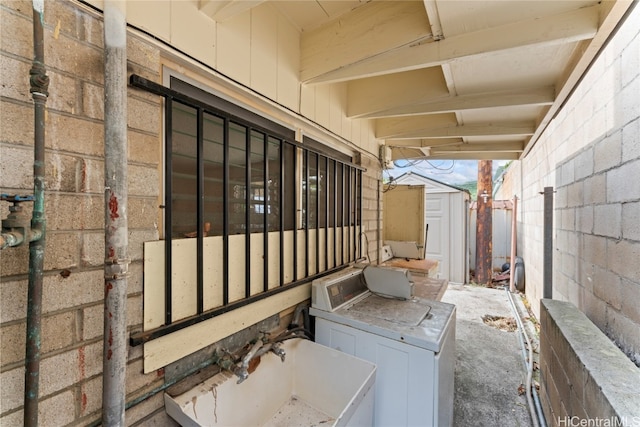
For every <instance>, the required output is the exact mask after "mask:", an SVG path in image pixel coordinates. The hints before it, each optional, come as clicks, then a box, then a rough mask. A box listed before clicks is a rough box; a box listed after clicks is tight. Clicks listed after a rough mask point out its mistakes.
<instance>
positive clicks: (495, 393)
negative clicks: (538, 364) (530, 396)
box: [442, 285, 535, 427]
mask: <svg viewBox="0 0 640 427" xmlns="http://www.w3.org/2000/svg"><path fill="white" fill-rule="evenodd" d="M517 298H519V297H517ZM442 301H443V302H448V303H451V304H455V305H456V307H457V310H456V352H457V360H456V371H455V372H456V374H455V375H456V376H455V400H454V426H455V427H466V426H474V427H479V426H492V427H493V426H505V427H517V426H526V427H529V426H531V425H532V422H531V418H530V415H529V408H528V406H527V400H526V397H525V396H524V395H522V396H520V395H519V394H518V387H519V386H520V385H521V384H525V381H526V373H525V371H524V366H523V361H522V350H521V347H520V341H519V338H518V335H517V334H518V332H506V331H503V330H500V329H497V328H495V327H493V326H489V325H487V324H485V323H484V322H483V320H482V316H484V315H493V316H505V317H513V313H512V310H511V305H510V303H509V299H508V296H507V294H506V291H505V290H504V289H490V288H484V287H479V286H469V285H449V287H448V288H447V291H446V292H445V294H444V297H443V298H442ZM534 360H535V358H534Z"/></svg>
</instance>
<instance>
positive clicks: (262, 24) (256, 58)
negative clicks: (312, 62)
mask: <svg viewBox="0 0 640 427" xmlns="http://www.w3.org/2000/svg"><path fill="white" fill-rule="evenodd" d="M250 49H251V87H252V88H253V89H255V90H257V91H258V92H260V93H261V94H263V95H264V96H266V97H267V98H270V99H274V100H275V99H276V94H277V68H278V16H277V14H276V13H275V11H274V9H273V8H272V7H270V6H268V5H263V6H260V7H256V8H254V9H252V10H251V47H250Z"/></svg>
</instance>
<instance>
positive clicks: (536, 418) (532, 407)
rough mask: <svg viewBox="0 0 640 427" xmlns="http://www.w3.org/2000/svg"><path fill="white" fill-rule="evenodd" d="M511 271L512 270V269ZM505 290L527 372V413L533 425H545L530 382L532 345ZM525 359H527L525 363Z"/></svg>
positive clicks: (508, 292)
mask: <svg viewBox="0 0 640 427" xmlns="http://www.w3.org/2000/svg"><path fill="white" fill-rule="evenodd" d="M512 271H513V270H512ZM505 289H506V292H507V298H508V299H509V303H510V304H511V310H512V312H513V317H514V318H515V319H516V324H517V325H518V332H519V334H520V335H519V338H520V346H521V349H522V363H523V365H524V367H525V371H526V372H527V381H526V393H527V404H528V405H529V414H530V415H531V421H532V423H533V426H534V427H547V424H546V422H545V418H544V414H543V413H542V408H541V407H540V402H539V401H538V396H537V392H536V391H535V387H533V384H532V377H533V346H532V345H531V340H530V339H529V335H527V332H526V331H525V329H524V326H523V324H522V319H521V318H520V313H519V311H518V308H517V307H516V304H515V302H514V301H513V295H512V293H511V292H510V291H509V288H505ZM523 336H524V338H525V340H526V342H527V344H526V345H527V347H528V348H529V357H528V358H527V355H526V353H525V343H524V341H523V340H522V337H523ZM527 359H528V360H529V361H528V363H527ZM532 395H533V398H534V399H535V404H534V402H533V400H532V397H531V396H532Z"/></svg>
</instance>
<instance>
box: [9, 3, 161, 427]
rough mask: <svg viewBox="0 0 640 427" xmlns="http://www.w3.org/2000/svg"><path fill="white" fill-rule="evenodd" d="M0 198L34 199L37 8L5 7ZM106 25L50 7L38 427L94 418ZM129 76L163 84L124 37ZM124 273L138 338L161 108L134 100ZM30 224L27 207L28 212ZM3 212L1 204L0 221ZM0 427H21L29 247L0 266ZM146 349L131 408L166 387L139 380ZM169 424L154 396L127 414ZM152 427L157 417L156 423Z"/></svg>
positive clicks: (153, 221) (151, 57) (140, 46)
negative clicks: (32, 85)
mask: <svg viewBox="0 0 640 427" xmlns="http://www.w3.org/2000/svg"><path fill="white" fill-rule="evenodd" d="M0 8H1V10H0V13H1V14H2V26H1V28H2V35H1V36H2V57H1V61H2V70H3V71H2V81H3V84H2V85H0V96H1V99H0V111H2V114H0V120H1V122H0V129H2V130H1V134H0V157H1V158H2V160H3V161H2V165H1V166H0V186H1V187H0V192H2V193H8V194H31V193H32V192H33V170H32V169H33V126H34V125H33V103H32V100H31V97H30V93H29V69H30V67H31V61H32V58H33V44H32V28H33V26H32V4H31V2H28V1H24V2H21V1H11V2H3V3H2V5H1V6H0ZM102 28H103V27H102V19H101V17H100V16H98V15H96V14H94V13H93V12H91V11H89V10H85V9H79V8H78V7H77V6H76V5H74V3H71V2H46V3H45V63H46V67H47V74H48V76H49V77H50V80H51V83H50V86H49V98H48V101H47V115H46V123H45V127H46V130H45V132H46V141H45V146H46V147H45V148H46V153H45V156H46V165H45V168H46V180H45V188H46V194H45V214H46V220H47V235H46V249H45V272H44V289H43V306H42V312H43V325H42V326H43V329H42V350H41V351H42V360H41V364H40V405H39V407H40V410H39V412H40V414H39V418H40V421H41V424H42V425H47V426H53V425H56V426H62V425H88V424H90V423H91V422H92V421H94V420H97V419H99V418H100V412H101V402H102V342H103V338H102V337H103V315H104V314H103V313H104V310H103V298H104V271H103V264H104V257H105V255H104V210H105V208H104V176H103V170H104V135H103V132H104V131H103V105H104V96H103V84H104V80H103V46H102V40H103V37H102V31H103V29H102ZM127 51H128V58H129V62H128V68H129V71H130V72H136V73H138V74H142V75H144V76H147V77H149V78H152V79H154V80H159V73H158V70H159V59H160V55H159V52H158V51H157V49H150V47H149V46H148V45H147V44H145V43H144V42H143V41H142V40H140V39H137V38H135V37H131V36H130V37H128V46H127ZM128 102H129V108H128V112H129V117H128V125H129V131H128V140H129V151H128V160H129V180H130V182H129V190H130V194H129V245H130V248H129V255H130V257H131V260H132V264H131V266H130V268H129V274H130V275H129V280H128V301H127V323H128V327H129V328H130V329H131V330H133V329H135V330H140V329H142V255H143V253H142V244H143V242H144V241H147V240H156V239H157V238H158V230H157V223H158V195H159V186H160V179H159V174H158V173H159V172H158V170H159V169H158V167H159V163H160V161H161V151H160V147H161V146H160V144H159V141H160V134H159V132H160V129H161V126H160V120H161V104H160V100H159V99H158V98H157V97H153V96H145V95H144V94H142V93H140V92H138V91H129V99H128ZM27 213H28V214H29V215H30V208H27ZM7 214H8V203H4V202H3V203H2V204H1V205H0V216H1V217H2V218H4V217H6V215H7ZM0 272H1V280H0V304H1V307H0V333H1V339H2V344H1V346H2V358H1V365H0V388H1V397H0V399H1V400H0V425H2V426H8V427H9V426H19V425H22V419H23V413H22V403H23V393H24V357H25V356H24V355H25V336H26V299H27V283H28V247H27V246H22V247H18V248H9V249H5V250H3V251H2V254H1V255H0ZM142 356H143V355H142V348H141V347H135V348H130V349H129V356H128V365H127V390H126V392H127V398H128V399H131V398H133V397H136V396H138V395H141V394H143V393H146V392H147V391H148V390H151V389H153V388H155V387H157V386H158V385H161V384H162V383H163V373H162V372H154V373H152V374H148V375H143V374H142ZM154 417H160V418H162V417H166V415H164V411H163V401H162V398H161V396H158V397H156V398H154V399H150V400H148V401H146V402H144V404H141V405H139V406H138V407H135V408H133V409H132V410H130V411H128V412H127V423H128V424H129V425H142V424H144V423H146V422H148V421H149V420H151V419H154ZM156 419H157V418H156Z"/></svg>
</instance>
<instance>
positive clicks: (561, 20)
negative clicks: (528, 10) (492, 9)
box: [301, 2, 599, 84]
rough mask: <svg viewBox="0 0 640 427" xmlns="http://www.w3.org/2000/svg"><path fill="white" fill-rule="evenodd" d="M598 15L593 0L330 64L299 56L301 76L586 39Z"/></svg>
mask: <svg viewBox="0 0 640 427" xmlns="http://www.w3.org/2000/svg"><path fill="white" fill-rule="evenodd" d="M374 3H375V2H374ZM382 3H387V2H382ZM390 3H395V2H390ZM400 3H404V2H400ZM598 19H599V6H598V5H595V6H590V7H585V8H582V9H577V10H574V11H571V12H566V13H562V14H559V15H554V16H546V17H538V18H534V19H528V20H524V21H520V22H514V23H509V24H505V25H501V26H497V27H493V28H487V29H483V30H479V31H474V32H470V33H465V34H460V35H457V36H452V37H447V38H445V39H442V40H440V41H438V42H425V43H415V44H411V45H405V46H403V47H399V48H396V49H392V50H388V51H387V52H384V53H379V54H377V55H369V57H368V58H366V59H364V58H362V59H361V60H352V58H341V59H340V60H338V61H337V62H336V63H334V66H333V69H332V70H327V69H326V67H324V68H323V67H319V66H312V64H309V63H308V62H305V61H304V60H303V61H302V70H301V80H302V81H304V82H305V83H308V84H309V83H330V82H338V81H347V80H353V79H359V78H364V77H372V76H378V75H383V74H390V73H397V72H401V71H409V70H415V69H418V68H425V67H434V66H438V65H442V64H445V63H448V62H451V61H455V60H459V59H461V58H465V57H469V56H481V55H488V54H490V53H492V52H499V51H505V50H509V49H517V48H523V47H527V46H534V45H553V44H560V43H572V42H577V41H581V40H585V39H590V38H592V37H593V36H594V35H595V34H596V32H597V30H598V23H599V22H598ZM356 44H357V43H354V46H353V48H352V49H351V52H352V53H354V51H355V49H357V48H358V46H355V45H356ZM303 47H304V46H303ZM303 55H305V52H304V50H303ZM360 57H361V55H360Z"/></svg>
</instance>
